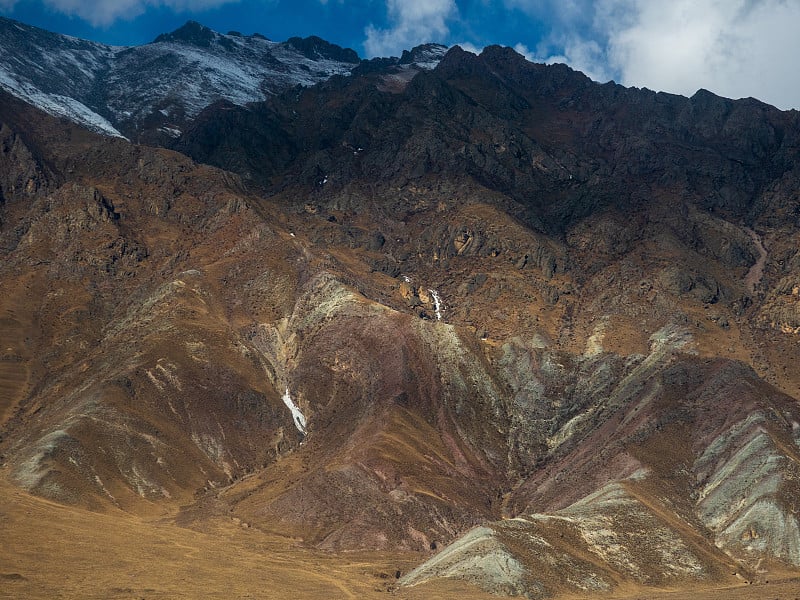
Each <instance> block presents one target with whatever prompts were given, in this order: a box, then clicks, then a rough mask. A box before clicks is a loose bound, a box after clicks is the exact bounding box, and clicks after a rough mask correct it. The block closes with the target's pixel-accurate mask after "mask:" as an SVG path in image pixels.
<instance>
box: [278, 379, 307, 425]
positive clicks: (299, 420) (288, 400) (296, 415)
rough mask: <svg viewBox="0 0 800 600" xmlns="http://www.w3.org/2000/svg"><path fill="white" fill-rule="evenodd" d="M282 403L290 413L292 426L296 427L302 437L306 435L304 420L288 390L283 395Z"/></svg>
mask: <svg viewBox="0 0 800 600" xmlns="http://www.w3.org/2000/svg"><path fill="white" fill-rule="evenodd" d="M283 403H284V404H285V405H286V407H287V408H288V409H289V410H290V411H292V419H294V426H295V427H297V430H298V431H299V432H300V433H302V434H303V435H305V434H306V418H305V416H304V415H303V413H302V412H300V409H299V408H298V407H297V405H296V404H295V403H294V400H292V396H291V395H290V394H289V388H288V387H287V388H286V393H284V394H283Z"/></svg>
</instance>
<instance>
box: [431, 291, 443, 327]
mask: <svg viewBox="0 0 800 600" xmlns="http://www.w3.org/2000/svg"><path fill="white" fill-rule="evenodd" d="M428 291H429V292H430V293H431V297H432V298H433V308H434V310H435V311H436V320H437V321H441V320H442V308H443V306H442V300H441V298H439V292H437V291H436V290H428Z"/></svg>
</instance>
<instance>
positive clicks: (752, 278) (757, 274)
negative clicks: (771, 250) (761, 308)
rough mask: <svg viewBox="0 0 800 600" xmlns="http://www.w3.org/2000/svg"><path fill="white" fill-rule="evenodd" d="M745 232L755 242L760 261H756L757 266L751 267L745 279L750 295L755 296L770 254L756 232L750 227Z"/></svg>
mask: <svg viewBox="0 0 800 600" xmlns="http://www.w3.org/2000/svg"><path fill="white" fill-rule="evenodd" d="M744 230H745V231H746V232H747V235H749V236H750V238H751V239H752V240H753V243H754V244H755V245H756V249H757V250H758V259H757V260H756V262H755V264H754V265H753V266H752V267H750V270H749V271H748V272H747V275H745V278H744V282H745V285H746V286H747V289H749V290H750V293H751V294H753V293H755V291H756V286H757V285H758V284H759V283H760V282H761V278H762V277H763V276H764V267H765V266H766V264H767V257H768V256H769V254H768V253H767V250H766V248H764V244H763V243H762V242H761V238H760V237H759V236H758V234H757V233H756V232H755V231H753V230H752V229H750V228H749V227H745V228H744Z"/></svg>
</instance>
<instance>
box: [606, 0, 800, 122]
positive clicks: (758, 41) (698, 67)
mask: <svg viewBox="0 0 800 600" xmlns="http://www.w3.org/2000/svg"><path fill="white" fill-rule="evenodd" d="M620 7H624V8H627V9H628V10H629V11H630V12H629V13H628V20H627V22H622V23H620V22H619V21H617V20H615V18H614V15H615V13H616V14H619V9H620ZM597 25H598V26H599V27H602V28H603V29H605V30H606V31H607V33H608V57H609V62H610V65H611V67H612V68H613V69H615V70H617V71H618V72H619V73H620V75H621V81H622V83H624V84H626V85H636V86H646V87H649V88H651V89H656V90H665V91H669V92H674V93H679V94H685V95H691V94H693V93H694V92H695V91H696V90H697V89H698V88H701V87H702V88H706V89H709V90H711V91H712V92H714V93H716V94H720V95H722V96H728V97H732V98H740V97H746V96H754V97H757V98H759V99H761V100H764V101H766V102H769V103H772V104H775V105H777V106H778V107H780V108H789V107H800V76H798V73H799V72H800V71H798V69H797V65H796V57H797V56H798V55H800V36H798V35H797V30H798V27H800V3H798V2H794V1H786V0H757V1H754V0H673V1H672V2H649V1H648V0H606V1H605V2H604V11H603V12H599V13H598V21H597Z"/></svg>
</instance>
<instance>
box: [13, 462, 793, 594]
mask: <svg viewBox="0 0 800 600" xmlns="http://www.w3.org/2000/svg"><path fill="white" fill-rule="evenodd" d="M6 475H7V473H6V472H5V470H4V471H2V472H0V497H2V499H3V501H2V505H1V507H0V537H2V540H3V541H2V544H0V598H15V599H16V598H48V599H49V598H82V599H83V598H86V599H90V598H104V599H105V598H137V599H138V598H148V599H150V598H170V599H172V598H176V599H178V598H226V599H228V598H387V597H391V598H400V599H408V600H417V599H420V600H421V599H423V598H424V599H426V600H435V599H441V600H445V599H448V598H464V599H470V598H476V599H481V598H483V599H488V598H495V596H490V595H488V594H485V593H482V592H480V591H478V590H476V589H475V588H472V587H470V586H467V585H465V584H461V583H458V582H447V581H444V582H440V583H437V584H434V585H424V586H420V587H419V588H411V589H402V590H393V589H392V587H393V584H394V577H395V573H396V571H397V570H401V571H403V572H405V571H407V570H408V569H410V568H411V567H412V566H413V565H414V564H415V563H417V562H418V561H419V560H420V559H421V557H420V556H419V555H416V554H412V553H405V554H400V553H367V552H359V553H341V554H331V553H323V552H318V551H313V550H308V549H305V548H302V547H301V546H299V545H298V544H297V543H296V542H295V541H293V540H292V539H289V538H282V537H279V536H276V535H272V534H267V533H264V532H261V531H258V530H255V529H253V528H245V527H243V526H242V525H241V524H239V523H237V522H235V521H233V520H229V519H224V518H213V519H210V520H209V521H207V522H205V523H203V524H202V531H199V530H194V529H187V528H183V527H179V526H177V525H176V524H175V523H174V522H173V521H172V519H171V518H164V519H160V520H151V519H141V518H138V517H134V516H131V515H129V514H126V513H122V512H108V513H105V514H99V513H91V512H88V511H85V510H82V509H77V508H72V507H66V506H61V505H58V504H54V503H52V502H49V501H47V500H43V499H41V498H37V497H35V496H31V495H30V494H28V493H26V492H24V491H22V490H20V489H19V488H16V487H14V486H13V485H11V484H10V483H9V482H8V481H7V480H6ZM585 597H586V596H572V597H570V598H585ZM596 597H597V598H610V596H605V595H598V596H596ZM613 597H614V598H618V599H620V600H622V599H626V600H632V599H634V598H636V599H641V600H677V599H683V598H687V599H688V598H693V599H695V598H696V599H700V600H723V599H727V598H731V599H738V600H756V599H762V598H781V599H790V600H791V599H793V598H797V597H800V580H798V579H788V578H787V579H782V580H777V581H771V582H769V583H768V584H756V585H752V586H741V587H737V588H726V589H717V590H714V589H705V590H683V591H681V590H655V591H653V590H644V589H625V590H618V593H617V594H615V595H614V596H613Z"/></svg>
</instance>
